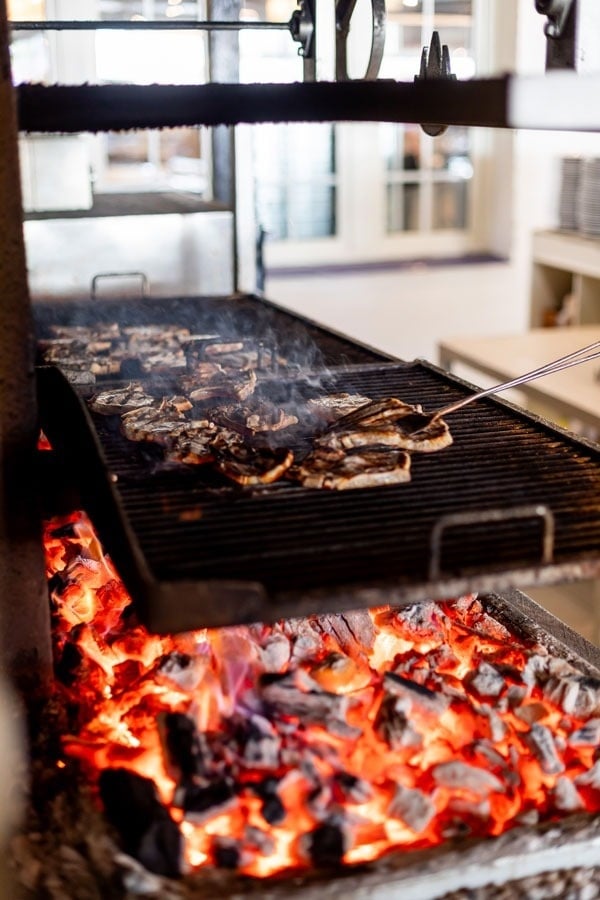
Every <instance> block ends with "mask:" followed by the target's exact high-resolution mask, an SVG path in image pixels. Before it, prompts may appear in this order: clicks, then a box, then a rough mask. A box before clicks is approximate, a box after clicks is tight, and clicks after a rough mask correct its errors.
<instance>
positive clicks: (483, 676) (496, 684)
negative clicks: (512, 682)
mask: <svg viewBox="0 0 600 900" xmlns="http://www.w3.org/2000/svg"><path fill="white" fill-rule="evenodd" d="M465 680H466V682H467V684H468V685H469V686H470V687H471V688H472V689H473V690H474V691H475V692H476V693H477V694H479V696H480V697H499V696H500V694H501V693H502V691H503V690H504V688H505V687H506V682H505V681H504V678H503V677H502V675H500V673H499V672H498V670H497V669H495V668H494V667H493V666H492V665H490V663H487V662H482V663H480V664H479V666H478V667H477V670H476V672H475V673H474V674H473V675H471V676H469V677H468V678H467V679H465Z"/></svg>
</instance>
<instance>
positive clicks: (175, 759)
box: [159, 713, 205, 782]
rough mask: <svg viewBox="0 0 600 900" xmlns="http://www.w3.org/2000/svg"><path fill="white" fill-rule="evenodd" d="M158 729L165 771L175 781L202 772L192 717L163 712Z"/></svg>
mask: <svg viewBox="0 0 600 900" xmlns="http://www.w3.org/2000/svg"><path fill="white" fill-rule="evenodd" d="M159 731H160V735H161V741H162V745H163V754H164V756H165V761H166V767H167V771H168V773H169V774H170V775H171V777H172V778H173V779H174V780H175V781H178V782H179V781H189V780H190V779H191V778H193V776H194V775H201V774H202V773H203V772H204V769H205V767H204V763H203V758H202V757H203V754H202V746H201V744H200V737H199V735H198V732H197V730H196V725H195V723H194V721H193V720H192V719H190V718H189V717H188V716H186V715H184V714H183V713H163V714H161V716H160V717H159Z"/></svg>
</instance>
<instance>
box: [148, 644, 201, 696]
mask: <svg viewBox="0 0 600 900" xmlns="http://www.w3.org/2000/svg"><path fill="white" fill-rule="evenodd" d="M207 664H208V660H207V659H205V658H204V657H202V656H199V655H198V654H195V655H194V656H189V655H188V654H187V653H169V654H168V655H167V656H163V657H162V658H161V659H160V661H159V663H158V667H157V678H158V680H162V681H169V682H172V683H173V684H176V685H178V687H180V688H182V689H183V690H185V691H193V690H194V689H195V688H197V687H198V685H199V684H200V682H201V681H202V678H203V677H204V674H205V672H206V668H207Z"/></svg>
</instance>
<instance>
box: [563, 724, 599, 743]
mask: <svg viewBox="0 0 600 900" xmlns="http://www.w3.org/2000/svg"><path fill="white" fill-rule="evenodd" d="M569 744H571V746H572V747H577V746H580V745H583V746H590V747H595V746H597V745H598V744H600V719H589V720H588V721H587V722H586V723H585V724H584V725H582V726H581V728H578V729H577V731H574V732H573V734H572V735H571V736H570V738H569Z"/></svg>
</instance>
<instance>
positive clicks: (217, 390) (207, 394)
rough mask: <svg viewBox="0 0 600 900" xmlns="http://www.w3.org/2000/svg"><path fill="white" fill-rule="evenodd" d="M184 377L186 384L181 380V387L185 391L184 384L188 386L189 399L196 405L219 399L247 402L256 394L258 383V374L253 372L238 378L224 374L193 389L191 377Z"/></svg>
mask: <svg viewBox="0 0 600 900" xmlns="http://www.w3.org/2000/svg"><path fill="white" fill-rule="evenodd" d="M183 377H184V378H185V382H184V381H183V380H180V381H179V386H180V387H181V388H182V389H184V388H183V385H184V384H185V385H186V386H187V394H188V397H189V398H190V400H192V401H193V402H194V403H204V402H206V401H207V400H214V399H216V398H218V397H223V398H224V399H232V400H235V399H237V400H246V399H247V398H248V397H250V396H251V395H252V394H253V393H254V389H255V388H256V382H257V378H256V373H255V372H253V371H251V372H248V373H247V374H244V375H243V376H238V377H234V376H233V375H232V376H228V375H226V374H225V373H223V375H221V376H215V377H214V378H212V379H211V380H210V381H208V382H205V383H202V381H200V383H199V384H198V386H197V387H192V383H191V381H190V376H187V375H186V376H183Z"/></svg>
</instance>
